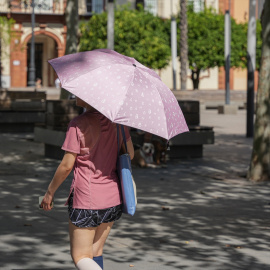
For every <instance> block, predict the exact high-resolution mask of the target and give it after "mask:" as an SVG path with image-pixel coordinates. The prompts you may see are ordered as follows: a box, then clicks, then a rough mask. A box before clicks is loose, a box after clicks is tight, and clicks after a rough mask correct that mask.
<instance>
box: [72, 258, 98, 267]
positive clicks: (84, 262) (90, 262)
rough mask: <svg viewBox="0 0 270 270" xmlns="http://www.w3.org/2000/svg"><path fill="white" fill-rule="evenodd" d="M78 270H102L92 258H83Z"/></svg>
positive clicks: (77, 265) (79, 262)
mask: <svg viewBox="0 0 270 270" xmlns="http://www.w3.org/2000/svg"><path fill="white" fill-rule="evenodd" d="M76 267H77V269H78V270H102V269H101V268H100V267H99V265H98V264H97V263H96V262H95V261H93V260H92V259H90V258H83V259H81V260H79V261H78V262H77V264H76Z"/></svg>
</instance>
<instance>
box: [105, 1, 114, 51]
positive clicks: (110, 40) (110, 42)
mask: <svg viewBox="0 0 270 270" xmlns="http://www.w3.org/2000/svg"><path fill="white" fill-rule="evenodd" d="M107 10H108V22H107V48H108V49H110V50H113V49H114V0H108V3H107Z"/></svg>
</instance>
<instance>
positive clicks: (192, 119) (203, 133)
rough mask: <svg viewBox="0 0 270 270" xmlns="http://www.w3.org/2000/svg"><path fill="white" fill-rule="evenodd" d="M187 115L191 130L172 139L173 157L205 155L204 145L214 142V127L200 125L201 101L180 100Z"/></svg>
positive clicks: (171, 154) (170, 152)
mask: <svg viewBox="0 0 270 270" xmlns="http://www.w3.org/2000/svg"><path fill="white" fill-rule="evenodd" d="M178 103H179V105H180V107H181V109H182V112H183V114H184V116H185V119H186V122H187V125H188V127H189V132H186V133H182V134H179V135H177V136H175V137H173V138H172V139H170V151H168V155H169V157H170V158H171V159H177V158H189V157H190V158H198V157H203V145H205V144H213V143H214V131H213V127H208V126H200V102H199V101H195V100H182V101H178Z"/></svg>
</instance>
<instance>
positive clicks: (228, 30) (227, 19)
mask: <svg viewBox="0 0 270 270" xmlns="http://www.w3.org/2000/svg"><path fill="white" fill-rule="evenodd" d="M230 7H231V1H229V9H228V10H226V12H225V39H224V40H225V50H224V51H225V103H226V105H229V104H230V56H231V15H230Z"/></svg>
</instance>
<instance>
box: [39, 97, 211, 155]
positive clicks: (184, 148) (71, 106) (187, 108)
mask: <svg viewBox="0 0 270 270" xmlns="http://www.w3.org/2000/svg"><path fill="white" fill-rule="evenodd" d="M179 105H180V106H181V109H182V111H183V114H184V116H185V119H186V121H187V124H188V126H189V129H190V132H187V133H183V134H179V135H177V136H175V137H173V138H172V139H171V140H170V151H168V153H167V154H168V156H169V158H171V159H177V158H187V157H191V158H195V157H202V156H203V145H205V144H213V143H214V131H213V128H212V127H206V126H200V125H199V123H200V110H199V108H200V104H199V101H180V102H179ZM46 107H47V117H46V125H45V127H35V131H34V133H35V136H34V137H35V141H39V142H43V143H44V146H45V156H46V157H50V158H56V159H61V158H62V157H63V154H64V151H62V150H61V146H62V144H63V142H64V139H65V135H66V130H67V126H68V123H69V121H70V120H71V119H72V118H74V117H75V116H76V115H78V114H79V113H80V108H78V107H76V106H75V102H74V101H72V100H57V101H55V100H50V101H47V104H46ZM130 133H131V136H132V141H133V143H134V144H135V145H142V144H143V135H139V134H138V133H137V132H136V130H134V129H131V132H130ZM153 138H155V136H153Z"/></svg>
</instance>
